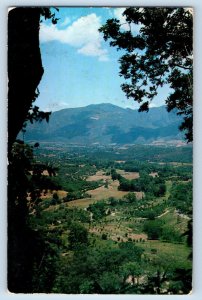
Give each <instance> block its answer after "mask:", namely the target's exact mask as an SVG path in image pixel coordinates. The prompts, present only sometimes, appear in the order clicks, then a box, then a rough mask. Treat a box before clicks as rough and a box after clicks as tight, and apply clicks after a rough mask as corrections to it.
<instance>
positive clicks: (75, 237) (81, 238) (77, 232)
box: [68, 223, 88, 250]
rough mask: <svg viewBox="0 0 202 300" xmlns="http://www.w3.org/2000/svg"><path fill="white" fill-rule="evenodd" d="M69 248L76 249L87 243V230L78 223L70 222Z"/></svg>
mask: <svg viewBox="0 0 202 300" xmlns="http://www.w3.org/2000/svg"><path fill="white" fill-rule="evenodd" d="M68 241H69V249H71V250H78V249H81V248H82V247H85V246H87V245H88V231H87V229H86V228H85V227H84V226H82V225H81V224H78V223H72V225H71V227H70V232H69V236H68Z"/></svg>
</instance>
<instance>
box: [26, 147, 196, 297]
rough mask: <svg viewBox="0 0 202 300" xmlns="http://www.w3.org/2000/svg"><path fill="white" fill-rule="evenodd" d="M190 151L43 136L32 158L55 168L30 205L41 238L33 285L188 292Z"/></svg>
mask: <svg viewBox="0 0 202 300" xmlns="http://www.w3.org/2000/svg"><path fill="white" fill-rule="evenodd" d="M191 150H192V149H191V147H179V148H176V147H175V148H174V147H154V146H153V147H152V146H131V147H124V149H120V148H117V147H115V146H114V147H94V148H92V147H83V146H82V147H73V146H65V145H64V144H48V143H43V144H42V145H41V147H39V148H38V149H37V150H36V154H35V159H36V160H37V161H38V162H39V161H40V162H41V163H44V162H46V163H48V164H49V165H54V166H55V167H57V171H56V176H55V177H54V179H53V180H54V182H55V186H58V188H57V189H56V190H55V191H50V190H46V189H44V191H43V193H42V195H41V200H40V201H39V203H38V205H37V206H35V207H30V224H31V227H32V228H34V229H35V230H36V231H38V232H39V233H40V234H41V237H43V238H45V239H46V242H47V245H46V249H44V251H43V253H41V257H42V258H41V261H40V267H37V265H36V270H35V275H34V287H35V288H34V292H54V293H75V294H78V293H87V294H91V293H100V294H108V293H110V294H183V293H188V292H190V290H191V287H192V282H191V278H192V276H191V273H192V271H191V270H192V261H191V219H192V158H191V153H192V151H191ZM182 154H183V155H182ZM157 158H158V159H157ZM174 158H175V160H174ZM47 175H48V174H46V172H45V173H44V175H43V176H44V177H46V178H47V177H48V176H47ZM39 243H40V241H39Z"/></svg>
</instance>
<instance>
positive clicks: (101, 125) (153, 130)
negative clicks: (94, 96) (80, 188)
mask: <svg viewBox="0 0 202 300" xmlns="http://www.w3.org/2000/svg"><path fill="white" fill-rule="evenodd" d="M181 121H182V118H181V117H179V116H177V115H176V111H172V112H169V113H168V112H167V110H166V107H165V106H160V107H154V108H150V110H149V112H148V113H147V112H141V113H139V112H138V110H133V109H129V108H126V109H124V108H121V107H118V106H115V105H113V104H108V103H103V104H92V105H88V106H86V107H80V108H67V109H63V110H60V111H56V112H53V113H52V114H51V116H50V120H49V123H47V122H46V121H43V122H41V123H34V124H28V125H27V128H26V133H25V140H26V141H31V140H32V141H50V142H67V143H75V144H85V145H86V144H88V145H89V144H95V143H99V144H109V143H114V144H135V143H141V144H144V143H152V142H154V141H169V140H182V137H183V134H182V133H181V132H180V131H179V129H178V127H179V125H180V123H181Z"/></svg>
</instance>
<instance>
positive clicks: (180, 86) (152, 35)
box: [99, 7, 193, 142]
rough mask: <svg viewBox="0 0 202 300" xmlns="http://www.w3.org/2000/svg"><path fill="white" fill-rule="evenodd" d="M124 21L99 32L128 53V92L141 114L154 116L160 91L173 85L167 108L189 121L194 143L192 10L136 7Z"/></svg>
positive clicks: (185, 126)
mask: <svg viewBox="0 0 202 300" xmlns="http://www.w3.org/2000/svg"><path fill="white" fill-rule="evenodd" d="M123 16H124V17H125V23H124V24H121V23H120V21H119V20H117V19H109V20H107V22H106V24H105V25H103V26H102V27H101V28H100V29H99V31H100V32H102V33H103V35H104V39H105V40H110V46H112V47H116V48H117V50H124V51H125V52H126V53H125V54H124V55H123V56H122V57H121V58H120V59H119V62H120V73H119V74H120V76H123V77H124V78H125V80H126V82H125V83H123V84H122V90H123V91H124V92H125V94H126V96H127V98H132V99H134V100H135V101H137V102H138V103H139V104H140V107H139V111H148V110H149V106H150V103H151V101H152V100H153V99H154V97H155V96H156V95H157V94H158V89H159V88H160V87H163V86H164V85H168V86H169V87H170V88H171V92H170V94H169V95H168V97H167V99H165V102H166V105H167V109H168V111H171V110H173V109H177V114H179V115H182V116H183V118H184V120H183V122H182V124H181V126H180V130H185V137H186V139H187V141H188V142H190V141H192V139H193V134H192V113H193V104H192V103H193V32H192V30H193V12H192V9H190V8H182V7H179V8H165V7H164V8H163V7H162V8H160V7H158V8H154V7H149V8H148V7H144V8H133V7H130V8H127V9H126V10H125V11H124V13H123ZM126 24H128V29H127V30H126V29H125V28H126ZM123 25H124V26H123Z"/></svg>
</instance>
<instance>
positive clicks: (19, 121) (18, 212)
mask: <svg viewBox="0 0 202 300" xmlns="http://www.w3.org/2000/svg"><path fill="white" fill-rule="evenodd" d="M41 16H44V17H45V18H49V19H51V20H52V23H55V22H56V21H57V20H56V19H55V17H54V14H52V13H51V11H50V9H49V8H37V7H36V8H31V7H30V8H29V7H18V8H14V9H11V10H10V11H9V15H8V79H9V80H8V160H9V165H8V288H9V290H10V291H11V292H15V293H18V292H24V293H28V292H33V287H34V285H33V277H34V276H33V274H34V266H36V264H35V263H36V260H37V258H38V252H39V251H37V250H38V249H36V247H35V245H36V244H37V240H39V236H40V234H39V233H38V232H35V230H34V229H33V228H31V227H30V224H29V217H30V216H29V204H28V199H27V197H28V193H29V194H30V195H31V198H32V199H31V200H32V202H33V201H34V205H35V204H36V202H37V201H38V198H39V197H38V195H40V188H39V186H38V187H37V189H38V191H37V190H36V185H38V183H39V181H38V180H37V179H38V178H39V177H40V178H41V172H42V169H41V168H40V170H39V169H38V168H36V164H35V166H34V165H33V147H29V146H27V145H25V144H24V143H23V142H22V141H19V140H16V138H17V135H18V133H19V132H20V130H22V129H23V128H24V127H25V124H26V122H27V121H30V122H33V121H41V120H42V119H44V118H45V119H46V120H48V117H49V115H50V113H44V112H40V111H39V108H38V107H37V106H34V101H35V100H36V97H37V96H38V94H39V91H38V89H37V86H38V84H39V82H40V80H41V77H42V75H43V67H42V62H41V54H40V48H39V25H40V17H41ZM35 146H36V147H37V146H38V144H37V143H36V144H35ZM36 169H37V170H36ZM30 172H33V176H32V175H31V173H30ZM34 173H35V174H34ZM32 179H33V180H32ZM36 181H37V182H38V183H37V182H36ZM46 181H47V180H46ZM49 184H50V182H49V183H48V185H49ZM44 243H45V242H44V241H42V240H41V244H40V247H43V246H44V247H45V245H43V244H44ZM40 260H41V258H39V259H38V260H37V261H38V262H39V261H40ZM39 264H40V263H39ZM37 267H39V265H37V266H36V268H37ZM49 283H50V282H49Z"/></svg>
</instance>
